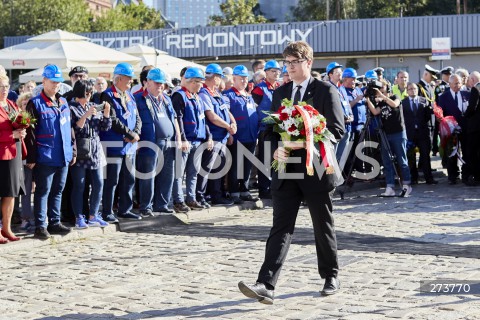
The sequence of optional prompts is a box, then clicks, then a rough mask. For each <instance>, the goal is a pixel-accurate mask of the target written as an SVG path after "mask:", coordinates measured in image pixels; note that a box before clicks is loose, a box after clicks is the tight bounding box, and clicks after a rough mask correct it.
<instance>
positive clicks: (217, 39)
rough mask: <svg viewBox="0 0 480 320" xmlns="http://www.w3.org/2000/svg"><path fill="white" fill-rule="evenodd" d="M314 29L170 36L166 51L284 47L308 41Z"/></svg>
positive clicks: (167, 38)
mask: <svg viewBox="0 0 480 320" xmlns="http://www.w3.org/2000/svg"><path fill="white" fill-rule="evenodd" d="M311 32H312V29H311V28H309V29H306V30H299V29H292V30H290V32H289V33H285V34H284V33H283V31H282V30H262V31H243V32H238V33H234V32H214V33H207V34H205V35H201V34H182V35H177V34H170V35H167V36H166V37H165V39H166V43H165V45H166V49H167V50H169V49H171V48H172V47H174V48H177V49H198V48H200V47H201V46H202V45H205V46H206V47H208V48H210V47H212V46H213V47H232V46H235V45H237V46H239V47H244V46H255V45H261V46H274V45H282V44H283V43H285V42H290V41H296V40H303V41H307V38H308V36H309V35H310V33H311Z"/></svg>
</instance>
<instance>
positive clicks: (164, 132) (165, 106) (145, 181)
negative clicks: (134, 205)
mask: <svg viewBox="0 0 480 320" xmlns="http://www.w3.org/2000/svg"><path fill="white" fill-rule="evenodd" d="M145 79H146V81H145V86H144V90H143V91H140V92H138V93H137V94H135V101H136V103H137V107H138V113H139V115H140V118H141V119H142V131H141V134H140V140H141V142H140V145H139V149H138V159H137V168H138V171H139V172H140V175H141V176H140V177H139V182H138V183H139V193H140V208H139V209H140V214H141V215H142V216H145V217H149V216H153V212H154V211H155V212H162V213H173V210H171V209H169V208H168V204H169V202H170V198H171V196H172V187H173V180H174V166H175V149H176V148H175V147H176V146H178V147H180V146H181V140H180V129H179V127H178V122H177V119H176V116H177V115H176V113H175V110H174V109H173V105H172V101H171V100H170V97H168V96H167V95H166V94H165V93H164V90H165V89H166V83H167V76H166V74H165V73H164V72H163V71H162V70H160V69H158V68H153V69H150V71H148V73H147V75H146V76H145ZM144 143H146V144H145V145H142V144H144ZM152 144H153V145H156V146H157V147H158V149H156V148H152V146H151V145H152ZM162 158H163V160H162ZM159 162H160V164H161V167H160V168H159V170H160V171H159V172H158V173H157V170H156V168H157V166H158V165H159ZM154 190H155V192H154Z"/></svg>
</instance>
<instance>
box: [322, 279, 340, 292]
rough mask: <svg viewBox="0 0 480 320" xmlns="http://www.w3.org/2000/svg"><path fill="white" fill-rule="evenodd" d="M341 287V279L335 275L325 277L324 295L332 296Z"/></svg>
mask: <svg viewBox="0 0 480 320" xmlns="http://www.w3.org/2000/svg"><path fill="white" fill-rule="evenodd" d="M339 289H340V280H338V279H337V278H335V277H327V278H326V279H325V285H324V286H323V290H322V291H321V294H322V296H331V295H332V294H335V293H337V292H338V290H339Z"/></svg>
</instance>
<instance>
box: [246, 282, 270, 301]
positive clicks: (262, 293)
mask: <svg viewBox="0 0 480 320" xmlns="http://www.w3.org/2000/svg"><path fill="white" fill-rule="evenodd" d="M238 289H240V291H241V292H242V293H243V294H244V295H245V296H246V297H248V298H252V299H257V300H258V302H260V303H263V304H273V290H268V289H267V288H266V287H265V284H263V283H261V282H257V283H255V284H254V285H248V284H246V283H245V282H243V281H240V282H239V283H238Z"/></svg>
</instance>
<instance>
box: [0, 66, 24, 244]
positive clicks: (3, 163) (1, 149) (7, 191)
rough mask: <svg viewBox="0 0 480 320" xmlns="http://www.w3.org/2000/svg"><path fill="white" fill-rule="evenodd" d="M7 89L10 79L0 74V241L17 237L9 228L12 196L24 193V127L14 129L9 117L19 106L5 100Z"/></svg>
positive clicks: (2, 242) (13, 198)
mask: <svg viewBox="0 0 480 320" xmlns="http://www.w3.org/2000/svg"><path fill="white" fill-rule="evenodd" d="M9 89H10V83H9V79H8V77H7V76H5V75H0V181H1V183H0V197H1V198H2V201H1V203H2V223H3V227H2V231H1V234H0V244H4V243H7V242H9V241H17V240H20V238H18V237H16V236H15V235H14V234H13V232H12V230H11V229H10V220H11V219H12V213H13V206H14V203H15V197H18V196H19V195H23V194H25V192H24V190H25V186H24V179H23V171H22V156H23V157H25V156H26V148H25V143H24V142H23V138H25V135H26V131H25V129H14V127H13V124H12V121H11V120H10V119H11V118H12V117H13V116H14V115H15V113H16V112H18V108H17V106H16V104H15V103H14V102H12V101H10V100H7V95H8V90H9Z"/></svg>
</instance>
